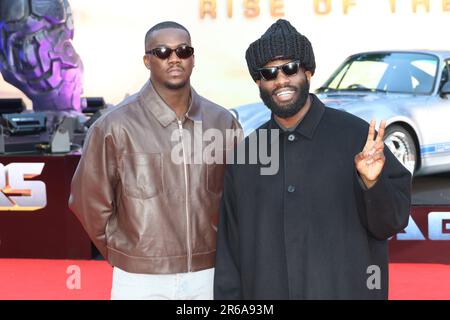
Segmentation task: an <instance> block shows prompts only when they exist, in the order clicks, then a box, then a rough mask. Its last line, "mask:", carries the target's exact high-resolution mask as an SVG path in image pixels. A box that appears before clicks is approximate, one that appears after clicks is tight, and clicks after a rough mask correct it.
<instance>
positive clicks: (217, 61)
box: [0, 0, 450, 108]
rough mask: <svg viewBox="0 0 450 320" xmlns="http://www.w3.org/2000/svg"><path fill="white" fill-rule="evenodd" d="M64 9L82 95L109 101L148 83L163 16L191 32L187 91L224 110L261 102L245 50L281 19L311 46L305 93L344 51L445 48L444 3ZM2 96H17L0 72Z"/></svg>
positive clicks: (108, 4)
mask: <svg viewBox="0 0 450 320" xmlns="http://www.w3.org/2000/svg"><path fill="white" fill-rule="evenodd" d="M70 5H71V7H72V10H73V17H74V24H75V37H74V46H75V49H76V51H77V52H78V54H79V55H80V57H81V59H82V61H83V64H84V94H83V96H101V97H104V99H105V101H106V102H107V103H111V104H117V103H118V102H120V101H121V100H122V99H123V98H124V97H125V96H126V95H128V94H132V93H134V92H136V91H137V90H139V88H140V87H141V85H142V84H143V83H144V82H145V81H146V80H147V79H148V76H149V75H148V71H147V69H145V67H144V65H143V63H142V55H143V52H144V35H145V33H146V31H147V30H148V29H149V28H150V27H151V26H153V25H154V24H156V23H158V22H161V21H164V20H174V21H177V22H180V23H182V24H183V25H185V26H186V27H187V28H188V29H189V30H190V31H191V35H192V39H193V46H194V47H195V49H196V53H195V58H196V61H195V62H196V64H195V69H194V74H193V78H192V80H193V85H194V87H195V88H196V89H197V91H198V92H199V93H201V94H202V95H205V96H206V97H208V98H210V99H212V100H214V101H215V102H217V103H219V104H221V105H223V106H225V107H227V108H231V107H235V106H238V105H242V104H246V103H252V102H256V101H258V100H259V96H258V91H257V88H256V86H255V85H254V83H253V82H252V80H251V78H250V76H249V75H248V72H247V67H246V62H245V58H244V54H245V50H246V49H247V47H248V45H249V44H250V43H251V42H252V41H254V40H256V39H257V38H258V37H259V36H260V35H262V33H263V32H264V31H265V30H266V29H267V28H268V27H269V26H270V24H272V23H273V22H274V21H275V20H276V19H277V18H279V17H282V18H285V19H288V20H290V21H291V23H292V24H293V25H294V26H295V27H296V28H297V29H298V30H299V31H300V32H301V33H303V34H304V35H306V36H307V37H308V38H309V39H310V41H311V42H312V44H313V47H314V50H315V55H316V62H317V71H316V75H315V76H314V77H313V82H312V88H313V89H315V88H318V87H319V86H320V85H322V83H323V82H324V81H325V80H326V78H327V77H328V76H330V75H331V73H332V72H333V71H334V70H335V69H336V68H337V67H338V65H339V64H340V63H341V62H342V61H343V60H344V58H346V57H347V56H348V55H350V54H352V53H356V52H360V51H368V50H383V49H444V50H450V43H449V41H448V33H447V31H448V30H449V29H450V0H163V1H161V0H129V1H121V0H108V1H105V0H70ZM0 96H2V97H18V96H20V97H24V95H23V94H22V93H21V92H20V91H19V90H18V89H16V88H14V87H12V86H11V85H9V84H7V83H6V82H5V81H4V80H3V79H1V76H0ZM26 103H27V106H28V107H30V106H31V103H30V101H28V100H27V99H26Z"/></svg>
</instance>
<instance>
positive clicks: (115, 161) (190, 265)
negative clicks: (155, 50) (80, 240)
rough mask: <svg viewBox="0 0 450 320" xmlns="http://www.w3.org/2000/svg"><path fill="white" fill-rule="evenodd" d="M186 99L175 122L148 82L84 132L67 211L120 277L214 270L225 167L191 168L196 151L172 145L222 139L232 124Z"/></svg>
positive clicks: (214, 108) (204, 103) (211, 107)
mask: <svg viewBox="0 0 450 320" xmlns="http://www.w3.org/2000/svg"><path fill="white" fill-rule="evenodd" d="M191 97H192V102H191V105H190V108H189V110H188V112H187V114H186V117H185V118H184V119H183V120H177V118H176V115H175V113H174V112H173V111H172V110H171V109H170V107H169V106H167V105H166V104H165V102H164V101H163V100H162V99H161V98H160V96H159V95H158V94H157V92H156V91H155V90H154V88H153V86H152V84H151V82H150V81H148V82H147V83H146V84H145V86H144V87H143V88H142V89H141V91H140V92H138V93H137V94H135V95H133V96H131V97H129V98H128V99H126V100H125V101H124V102H122V103H121V104H120V105H118V106H117V107H116V108H115V109H113V110H112V111H110V112H108V113H107V114H105V115H104V116H102V117H101V118H100V119H99V120H97V121H96V123H95V124H94V125H93V126H92V127H91V128H90V130H89V132H88V135H87V138H86V142H85V144H84V150H83V154H82V157H81V160H80V163H79V165H78V168H77V170H76V172H75V174H74V177H73V180H72V188H71V195H70V199H69V207H70V208H71V210H72V211H73V212H74V213H75V215H76V216H77V217H78V219H79V220H80V221H81V223H82V225H83V226H84V228H85V230H86V231H87V233H88V234H89V236H90V237H91V239H92V241H93V242H94V244H95V245H96V246H97V248H98V249H99V250H100V252H101V253H102V255H103V256H104V257H105V258H106V259H107V260H108V261H109V263H110V264H112V265H114V266H117V267H119V268H121V269H123V270H125V271H128V272H135V273H149V274H171V273H181V272H190V271H199V270H203V269H207V268H212V267H214V261H215V251H216V231H217V223H218V215H219V202H220V198H221V193H222V189H223V173H224V164H217V163H216V164H205V163H204V162H203V163H201V164H196V163H198V162H195V161H192V160H191V161H190V160H188V159H189V158H188V157H189V156H191V159H193V157H194V153H195V154H197V155H198V152H199V150H197V149H195V146H194V147H193V148H189V145H188V143H187V142H186V143H184V144H181V143H180V140H179V141H178V142H177V141H175V140H176V139H177V138H178V139H180V137H183V138H184V139H185V136H186V135H189V134H191V135H192V136H194V131H196V134H199V133H200V135H198V136H196V137H194V138H193V141H194V140H195V141H197V142H198V141H202V140H203V139H202V137H201V135H202V133H203V132H204V131H205V130H207V129H211V128H215V129H218V130H220V132H222V133H223V135H224V137H225V131H226V130H227V129H235V128H239V124H238V123H237V121H236V120H235V119H234V117H233V116H232V115H231V113H230V112H229V111H227V110H226V109H224V108H222V107H220V106H218V105H216V104H214V103H212V102H210V101H208V100H206V99H205V98H203V97H201V96H199V95H198V94H197V93H196V92H195V91H194V90H192V94H191ZM199 125H201V130H202V131H201V130H200V129H199V128H200V127H199ZM181 129H183V130H181ZM194 129H195V130H194ZM199 139H200V140H199ZM183 141H188V140H183ZM200 143H202V142H200ZM176 146H182V148H178V149H177V148H176ZM191 146H192V145H191ZM203 146H206V142H203ZM228 147H230V146H229V145H228V146H225V147H224V148H228ZM174 150H175V151H174ZM177 150H178V151H180V152H179V154H178V156H181V159H182V161H181V163H178V164H177V162H176V161H175V162H174V161H173V159H174V158H173V157H174V154H175V156H177V152H176V151H177ZM223 150H224V149H222V151H223ZM172 153H174V154H172Z"/></svg>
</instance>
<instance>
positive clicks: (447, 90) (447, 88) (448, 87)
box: [440, 81, 450, 96]
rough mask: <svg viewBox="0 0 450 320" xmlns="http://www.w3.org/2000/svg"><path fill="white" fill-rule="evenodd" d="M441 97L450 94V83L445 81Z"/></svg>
mask: <svg viewBox="0 0 450 320" xmlns="http://www.w3.org/2000/svg"><path fill="white" fill-rule="evenodd" d="M440 93H441V96H445V95H449V94H450V81H447V82H446V83H444V85H443V86H442V88H441V92H440Z"/></svg>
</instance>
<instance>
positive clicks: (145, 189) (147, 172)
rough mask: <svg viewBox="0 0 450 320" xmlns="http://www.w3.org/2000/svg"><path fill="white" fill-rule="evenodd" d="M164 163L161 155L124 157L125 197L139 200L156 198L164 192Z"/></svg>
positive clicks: (131, 155)
mask: <svg viewBox="0 0 450 320" xmlns="http://www.w3.org/2000/svg"><path fill="white" fill-rule="evenodd" d="M162 170H163V163H162V158H161V154H159V153H151V154H146V153H130V154H125V155H124V156H123V179H124V181H123V185H124V189H125V195H127V196H129V197H133V198H138V199H149V198H152V197H156V196H157V195H159V194H160V193H161V192H162V191H163V183H162Z"/></svg>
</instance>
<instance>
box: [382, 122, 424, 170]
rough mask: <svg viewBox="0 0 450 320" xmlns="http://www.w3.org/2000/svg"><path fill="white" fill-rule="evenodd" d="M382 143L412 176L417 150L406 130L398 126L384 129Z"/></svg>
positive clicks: (415, 164)
mask: <svg viewBox="0 0 450 320" xmlns="http://www.w3.org/2000/svg"><path fill="white" fill-rule="evenodd" d="M384 143H385V144H386V145H387V146H388V148H389V149H390V150H391V152H392V153H393V154H394V156H395V157H396V158H397V159H398V160H399V161H400V162H401V163H402V164H403V166H405V168H406V169H408V170H409V172H411V174H413V173H414V171H415V169H416V166H417V149H416V144H415V143H414V139H413V138H412V136H411V134H410V133H409V132H408V130H406V129H405V128H403V127H401V126H399V125H393V126H390V127H388V128H386V131H385V134H384Z"/></svg>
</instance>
